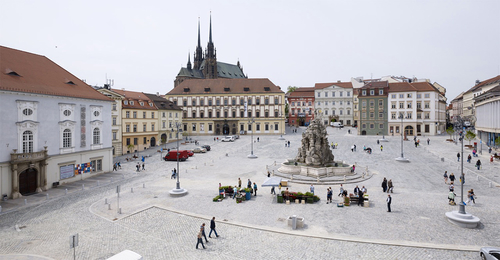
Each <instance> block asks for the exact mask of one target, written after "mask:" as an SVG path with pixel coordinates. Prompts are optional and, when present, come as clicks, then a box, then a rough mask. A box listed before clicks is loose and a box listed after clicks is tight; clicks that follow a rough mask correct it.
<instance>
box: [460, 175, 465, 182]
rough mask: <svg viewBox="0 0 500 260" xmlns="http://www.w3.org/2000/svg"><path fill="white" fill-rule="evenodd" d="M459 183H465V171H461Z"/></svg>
mask: <svg viewBox="0 0 500 260" xmlns="http://www.w3.org/2000/svg"><path fill="white" fill-rule="evenodd" d="M460 183H462V184H464V185H465V173H462V175H460Z"/></svg>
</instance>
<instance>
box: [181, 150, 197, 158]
mask: <svg viewBox="0 0 500 260" xmlns="http://www.w3.org/2000/svg"><path fill="white" fill-rule="evenodd" d="M181 151H186V152H187V153H188V155H189V157H191V156H193V155H194V152H193V150H181Z"/></svg>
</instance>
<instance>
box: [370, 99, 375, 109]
mask: <svg viewBox="0 0 500 260" xmlns="http://www.w3.org/2000/svg"><path fill="white" fill-rule="evenodd" d="M370 107H371V108H373V107H375V102H374V101H373V100H370Z"/></svg>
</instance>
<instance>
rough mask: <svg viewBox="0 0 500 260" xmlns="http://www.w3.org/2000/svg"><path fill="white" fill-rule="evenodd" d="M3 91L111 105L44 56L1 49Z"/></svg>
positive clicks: (0, 66)
mask: <svg viewBox="0 0 500 260" xmlns="http://www.w3.org/2000/svg"><path fill="white" fill-rule="evenodd" d="M0 89H1V90H5V91H13V92H25V93H36V94H43V95H52V96H63V97H75V98H84V99H97V100H105V101H112V99H110V98H109V97H107V96H105V95H103V94H101V93H100V92H99V91H97V90H95V89H94V88H92V87H91V86H89V85H87V84H86V83H85V82H83V81H82V80H80V79H79V78H77V77H75V76H74V75H73V74H71V73H70V72H68V71H66V70H65V69H63V68H62V67H60V66H59V65H57V64H56V63H54V62H53V61H51V60H50V59H48V58H47V57H45V56H41V55H37V54H33V53H29V52H24V51H20V50H15V49H11V48H7V47H4V46H0Z"/></svg>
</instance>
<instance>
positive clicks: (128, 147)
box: [127, 144, 135, 153]
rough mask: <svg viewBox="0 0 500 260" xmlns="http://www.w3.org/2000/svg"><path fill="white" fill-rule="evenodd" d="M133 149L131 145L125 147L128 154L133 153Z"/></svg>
mask: <svg viewBox="0 0 500 260" xmlns="http://www.w3.org/2000/svg"><path fill="white" fill-rule="evenodd" d="M134 147H135V145H133V144H129V145H127V149H128V151H129V152H130V153H133V152H134Z"/></svg>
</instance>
